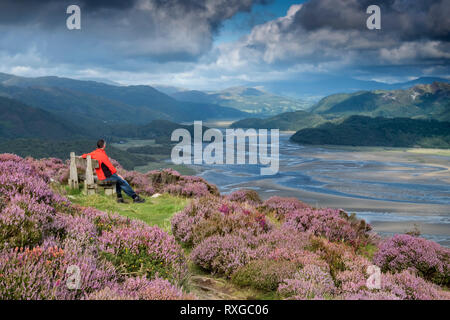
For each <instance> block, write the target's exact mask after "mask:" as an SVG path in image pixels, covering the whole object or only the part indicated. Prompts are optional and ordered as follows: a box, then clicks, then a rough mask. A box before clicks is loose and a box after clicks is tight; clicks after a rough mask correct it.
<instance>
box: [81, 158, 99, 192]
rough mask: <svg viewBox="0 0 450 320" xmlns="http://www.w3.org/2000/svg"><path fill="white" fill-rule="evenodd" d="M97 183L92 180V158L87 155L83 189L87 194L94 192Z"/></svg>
mask: <svg viewBox="0 0 450 320" xmlns="http://www.w3.org/2000/svg"><path fill="white" fill-rule="evenodd" d="M96 187H97V185H96V184H95V181H94V172H93V168H92V159H91V156H90V155H88V156H87V157H86V180H85V181H84V190H85V192H86V194H87V195H90V194H95V193H96V189H97V188H96Z"/></svg>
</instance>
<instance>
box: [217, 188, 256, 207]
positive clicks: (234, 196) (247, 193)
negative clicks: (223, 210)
mask: <svg viewBox="0 0 450 320" xmlns="http://www.w3.org/2000/svg"><path fill="white" fill-rule="evenodd" d="M225 198H226V199H228V200H230V201H237V202H241V203H244V202H247V203H248V204H250V205H252V206H258V205H259V204H261V203H262V200H261V198H260V197H259V195H258V193H257V192H256V191H255V190H248V189H241V190H236V191H234V192H232V193H230V194H229V195H226V196H225Z"/></svg>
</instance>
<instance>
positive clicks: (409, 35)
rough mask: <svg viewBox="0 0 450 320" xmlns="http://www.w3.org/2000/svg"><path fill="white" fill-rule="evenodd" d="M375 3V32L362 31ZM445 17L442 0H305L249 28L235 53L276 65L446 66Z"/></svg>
mask: <svg viewBox="0 0 450 320" xmlns="http://www.w3.org/2000/svg"><path fill="white" fill-rule="evenodd" d="M375 3H376V4H378V5H379V6H380V7H381V30H369V29H368V28H367V27H366V20H367V18H368V17H369V15H368V14H367V13H366V9H367V7H368V6H369V5H371V4H375ZM449 16H450V2H449V1H448V0H416V1H404V0H384V1H373V0H310V1H308V2H306V3H304V4H303V5H301V6H296V7H293V8H291V10H290V13H288V15H287V16H286V17H283V18H280V19H277V20H273V21H270V22H268V23H266V24H263V25H260V26H257V27H255V28H254V29H253V31H252V33H251V34H250V35H249V36H248V37H247V38H246V39H245V41H244V43H241V44H240V48H238V49H237V50H239V55H240V56H244V57H245V56H246V57H250V56H253V57H254V56H259V57H260V58H261V59H262V60H263V61H265V62H268V63H271V64H276V65H279V66H284V65H289V64H295V63H298V62H302V63H315V64H320V63H327V62H335V63H336V64H338V63H341V64H342V65H347V66H348V65H351V64H353V65H354V66H358V65H384V64H392V65H401V64H404V63H406V64H411V65H417V64H419V65H420V64H430V63H440V64H443V63H444V64H448V63H449V61H450V57H449V49H450V45H449V40H450V19H449V18H448V17H449Z"/></svg>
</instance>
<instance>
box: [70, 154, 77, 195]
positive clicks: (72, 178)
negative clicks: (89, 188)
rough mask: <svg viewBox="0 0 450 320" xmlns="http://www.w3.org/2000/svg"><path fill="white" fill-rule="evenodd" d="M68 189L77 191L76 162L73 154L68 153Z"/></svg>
mask: <svg viewBox="0 0 450 320" xmlns="http://www.w3.org/2000/svg"><path fill="white" fill-rule="evenodd" d="M69 188H70V189H78V172H77V161H76V158H75V152H71V153H70V175H69Z"/></svg>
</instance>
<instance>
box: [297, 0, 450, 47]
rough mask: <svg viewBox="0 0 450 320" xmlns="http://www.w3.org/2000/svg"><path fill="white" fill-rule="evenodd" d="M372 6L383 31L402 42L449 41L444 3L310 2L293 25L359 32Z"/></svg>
mask: <svg viewBox="0 0 450 320" xmlns="http://www.w3.org/2000/svg"><path fill="white" fill-rule="evenodd" d="M372 4H376V5H378V6H380V8H381V12H382V29H383V30H384V31H383V32H387V33H390V34H395V35H397V36H398V37H399V38H400V39H402V40H415V39H419V38H428V39H441V40H444V39H446V40H447V41H448V40H449V37H450V19H449V17H450V4H449V1H448V0H414V1H406V0H381V1H380V0H379V1H373V0H313V1H310V2H307V3H305V4H304V5H303V9H302V10H300V11H299V12H298V13H297V15H296V17H295V23H296V24H299V25H300V26H301V27H302V28H304V29H305V30H317V29H321V28H333V29H335V30H363V29H364V28H365V21H366V19H367V14H366V8H367V7H368V6H370V5H372Z"/></svg>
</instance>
